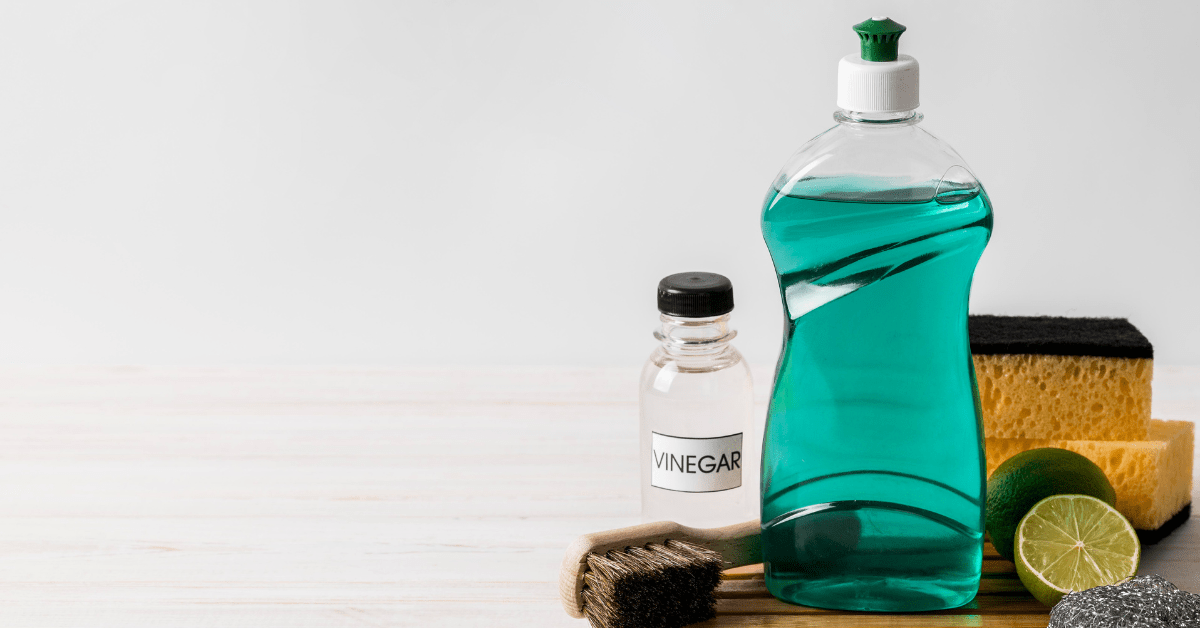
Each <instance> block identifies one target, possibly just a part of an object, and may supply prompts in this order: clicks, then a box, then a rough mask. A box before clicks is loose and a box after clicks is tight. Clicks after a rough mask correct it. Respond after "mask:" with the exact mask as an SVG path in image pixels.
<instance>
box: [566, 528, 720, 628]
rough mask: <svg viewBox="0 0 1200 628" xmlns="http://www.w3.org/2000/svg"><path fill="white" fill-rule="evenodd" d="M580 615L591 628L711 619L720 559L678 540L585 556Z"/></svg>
mask: <svg viewBox="0 0 1200 628" xmlns="http://www.w3.org/2000/svg"><path fill="white" fill-rule="evenodd" d="M587 564H588V571H587V572H586V573H584V575H583V581H584V587H583V612H584V614H585V615H587V618H588V620H589V621H590V622H592V626H593V627H594V628H680V627H681V626H686V625H688V624H693V623H696V622H698V621H704V620H706V619H712V618H713V617H715V616H716V605H717V598H716V590H717V585H719V584H720V583H721V568H722V566H723V565H724V563H723V562H722V560H721V555H720V554H718V553H716V552H714V551H712V550H709V549H706V548H703V547H700V546H699V545H694V544H692V543H687V542H683V541H667V543H666V545H665V546H664V545H658V544H651V545H647V546H646V547H631V548H627V549H626V550H625V551H623V552H617V551H611V552H608V553H607V554H605V555H603V556H601V555H599V554H588V556H587Z"/></svg>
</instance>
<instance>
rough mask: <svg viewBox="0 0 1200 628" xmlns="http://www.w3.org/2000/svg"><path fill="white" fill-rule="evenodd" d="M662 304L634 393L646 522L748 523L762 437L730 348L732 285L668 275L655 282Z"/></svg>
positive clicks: (741, 365)
mask: <svg viewBox="0 0 1200 628" xmlns="http://www.w3.org/2000/svg"><path fill="white" fill-rule="evenodd" d="M658 306H659V311H660V313H661V314H660V320H661V321H662V327H661V328H660V329H659V330H658V331H656V332H655V334H654V336H655V338H657V339H658V340H659V341H660V342H661V344H660V345H659V347H658V348H656V349H655V350H654V353H653V354H651V355H650V359H649V361H647V362H646V366H645V368H643V369H642V377H641V385H640V395H639V400H640V409H641V451H640V458H641V473H642V477H641V489H642V490H641V492H642V520H643V521H675V522H677V523H682V524H684V525H688V526H693V527H715V526H724V525H729V524H734V523H742V522H745V521H747V520H750V519H754V518H756V517H757V516H758V486H757V482H756V480H757V478H758V461H759V456H760V455H761V445H760V444H761V442H762V430H761V427H757V428H756V426H755V421H754V391H753V385H752V383H751V380H750V369H749V367H747V365H746V361H745V360H744V359H742V354H741V353H739V352H738V350H737V349H735V348H734V347H733V345H731V344H730V341H731V340H733V337H734V336H735V335H737V332H735V331H734V330H732V329H730V327H729V316H730V314H729V313H730V311H732V310H733V286H732V285H731V284H730V282H729V280H728V279H726V278H725V277H722V276H721V275H717V274H714V273H679V274H676V275H671V276H669V277H666V278H665V279H663V280H662V282H660V283H659V286H658ZM760 425H761V424H760Z"/></svg>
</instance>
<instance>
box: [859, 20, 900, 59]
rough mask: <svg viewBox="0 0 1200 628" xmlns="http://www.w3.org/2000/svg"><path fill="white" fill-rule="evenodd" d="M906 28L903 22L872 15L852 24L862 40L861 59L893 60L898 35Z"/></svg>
mask: <svg viewBox="0 0 1200 628" xmlns="http://www.w3.org/2000/svg"><path fill="white" fill-rule="evenodd" d="M906 30H908V28H907V27H905V26H904V25H903V24H901V23H899V22H897V21H895V20H892V19H889V18H886V17H873V18H871V19H869V20H867V21H865V22H859V23H858V24H855V25H854V32H856V33H858V39H859V40H860V41H861V42H862V58H863V61H895V60H896V55H897V54H899V50H900V35H902V34H903V33H904V31H906Z"/></svg>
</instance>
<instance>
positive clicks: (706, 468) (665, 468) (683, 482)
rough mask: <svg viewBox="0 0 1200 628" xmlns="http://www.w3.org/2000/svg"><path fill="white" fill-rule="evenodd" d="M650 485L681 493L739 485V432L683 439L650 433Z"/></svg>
mask: <svg viewBox="0 0 1200 628" xmlns="http://www.w3.org/2000/svg"><path fill="white" fill-rule="evenodd" d="M650 456H651V458H652V459H651V460H650V485H651V486H655V487H658V488H665V489H667V490H669V491H682V492H684V493H712V492H715V491H727V490H729V489H731V488H737V487H739V486H741V485H742V435H741V434H730V435H729V436H715V437H713V438H685V437H681V436H667V435H666V434H659V433H658V432H651V437H650Z"/></svg>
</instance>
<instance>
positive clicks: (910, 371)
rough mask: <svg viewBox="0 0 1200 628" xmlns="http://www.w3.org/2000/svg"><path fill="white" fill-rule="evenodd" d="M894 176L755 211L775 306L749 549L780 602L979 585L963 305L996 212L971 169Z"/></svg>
mask: <svg viewBox="0 0 1200 628" xmlns="http://www.w3.org/2000/svg"><path fill="white" fill-rule="evenodd" d="M891 183H892V182H891V181H889V180H885V179H871V178H869V177H847V178H843V179H831V180H826V181H807V182H805V185H802V186H794V187H800V188H803V189H804V190H806V191H807V192H809V193H812V192H814V191H816V193H815V194H814V195H813V196H803V195H796V196H789V195H788V194H784V193H781V192H780V191H779V189H778V187H776V188H773V189H772V191H771V193H769V194H768V197H767V199H766V203H765V206H764V208H763V214H762V231H763V236H764V239H765V240H766V244H767V248H768V249H769V250H770V253H771V258H772V260H773V262H774V264H775V269H776V273H777V275H778V279H779V287H780V291H781V294H782V297H783V302H784V310H785V314H786V317H787V322H786V325H785V335H784V346H783V353H782V354H781V356H780V359H779V364H778V370H777V373H776V379H775V387H774V391H773V392H772V396H771V402H770V410H769V413H768V418H767V426H766V436H765V439H764V450H763V459H762V492H763V493H762V495H763V503H762V526H763V528H762V530H763V555H764V562H765V565H764V568H765V573H766V582H767V588H768V589H769V590H770V592H771V593H772V595H775V596H776V597H779V598H781V599H783V600H786V601H790V602H795V603H800V604H805V605H809V606H817V607H823V608H839V609H850V610H869V611H916V610H936V609H945V608H953V607H956V606H961V605H963V604H965V603H967V602H969V601H970V600H971V599H972V598H973V597H974V595H975V593H976V590H977V588H978V583H979V577H980V568H981V561H982V545H983V504H984V487H985V482H986V476H985V473H984V469H985V467H984V457H983V448H982V437H981V436H982V435H981V426H980V415H979V403H978V393H977V392H976V386H975V381H974V369H973V367H972V363H971V352H970V345H969V343H968V339H967V300H968V295H969V292H970V288H971V277H972V274H973V272H974V270H975V265H976V263H977V262H978V260H979V257H980V255H981V254H982V253H983V249H984V247H985V246H986V245H987V242H988V239H989V238H990V236H991V229H992V209H991V206H990V204H989V201H988V198H987V196H986V194H985V193H984V191H983V189H982V187H981V186H978V184H974V182H973V178H972V183H973V185H971V186H968V187H966V189H962V188H961V187H959V188H955V187H954V186H946V185H944V182H943V186H942V187H940V188H939V187H938V186H937V184H934V185H933V186H931V187H911V188H903V189H889V185H891ZM940 190H946V191H941V193H939V191H940ZM791 193H792V194H796V192H795V191H792V192H791Z"/></svg>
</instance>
